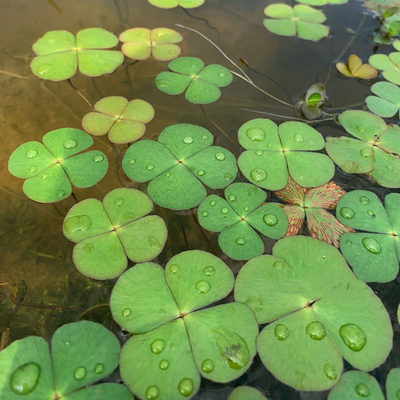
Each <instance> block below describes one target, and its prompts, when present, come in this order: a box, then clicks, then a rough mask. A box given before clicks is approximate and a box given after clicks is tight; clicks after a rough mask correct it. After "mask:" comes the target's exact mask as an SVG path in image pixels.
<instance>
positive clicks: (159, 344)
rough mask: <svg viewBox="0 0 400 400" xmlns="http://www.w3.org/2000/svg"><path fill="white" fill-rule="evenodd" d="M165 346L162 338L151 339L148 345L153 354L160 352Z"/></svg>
mask: <svg viewBox="0 0 400 400" xmlns="http://www.w3.org/2000/svg"><path fill="white" fill-rule="evenodd" d="M164 348H165V342H164V340H162V339H156V340H153V341H152V343H151V345H150V350H151V351H152V353H154V354H160V353H161V352H162V351H163V350H164Z"/></svg>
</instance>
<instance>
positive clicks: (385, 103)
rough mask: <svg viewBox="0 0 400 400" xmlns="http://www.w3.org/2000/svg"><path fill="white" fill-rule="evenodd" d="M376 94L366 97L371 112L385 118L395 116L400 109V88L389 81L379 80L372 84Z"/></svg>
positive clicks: (372, 90) (373, 91) (372, 89)
mask: <svg viewBox="0 0 400 400" xmlns="http://www.w3.org/2000/svg"><path fill="white" fill-rule="evenodd" d="M371 92H372V93H373V94H375V95H376V96H368V97H367V98H366V99H365V102H366V103H367V107H368V108H369V110H370V111H371V112H373V113H374V114H376V115H379V116H380V117H383V118H390V117H393V116H394V115H395V114H396V113H398V112H399V110H400V88H399V87H398V86H397V85H394V84H393V83H389V82H377V83H375V84H373V85H372V86H371ZM399 115H400V114H399Z"/></svg>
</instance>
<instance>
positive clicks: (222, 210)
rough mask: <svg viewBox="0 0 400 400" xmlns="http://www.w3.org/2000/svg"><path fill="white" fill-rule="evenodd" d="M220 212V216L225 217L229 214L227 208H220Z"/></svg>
mask: <svg viewBox="0 0 400 400" xmlns="http://www.w3.org/2000/svg"><path fill="white" fill-rule="evenodd" d="M221 212H222V214H224V215H226V214H228V212H229V208H228V207H223V208H221Z"/></svg>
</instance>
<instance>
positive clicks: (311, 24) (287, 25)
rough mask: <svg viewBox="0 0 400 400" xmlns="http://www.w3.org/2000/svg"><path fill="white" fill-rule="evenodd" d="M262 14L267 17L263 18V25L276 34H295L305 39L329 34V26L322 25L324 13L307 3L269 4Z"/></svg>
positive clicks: (314, 38)
mask: <svg viewBox="0 0 400 400" xmlns="http://www.w3.org/2000/svg"><path fill="white" fill-rule="evenodd" d="M264 14H265V15H266V16H267V17H269V18H267V19H264V26H265V27H266V28H267V29H268V30H269V31H270V32H272V33H275V34H276V35H281V36H296V35H297V36H298V37H299V38H301V39H305V40H320V39H322V38H323V37H325V36H328V35H329V28H328V27H327V26H325V25H322V23H323V22H325V20H326V17H325V14H324V13H323V12H322V11H319V10H316V9H315V8H312V7H310V6H307V5H303V4H300V5H299V4H298V5H296V6H294V7H290V6H288V5H287V4H283V3H277V4H270V5H269V6H267V7H266V8H265V10H264Z"/></svg>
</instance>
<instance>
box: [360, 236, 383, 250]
mask: <svg viewBox="0 0 400 400" xmlns="http://www.w3.org/2000/svg"><path fill="white" fill-rule="evenodd" d="M362 244H363V246H364V247H365V248H366V250H368V251H369V252H370V253H372V254H380V253H381V251H382V248H381V246H380V244H379V243H378V242H377V241H376V240H375V239H373V238H369V237H365V238H364V239H363V240H362Z"/></svg>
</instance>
